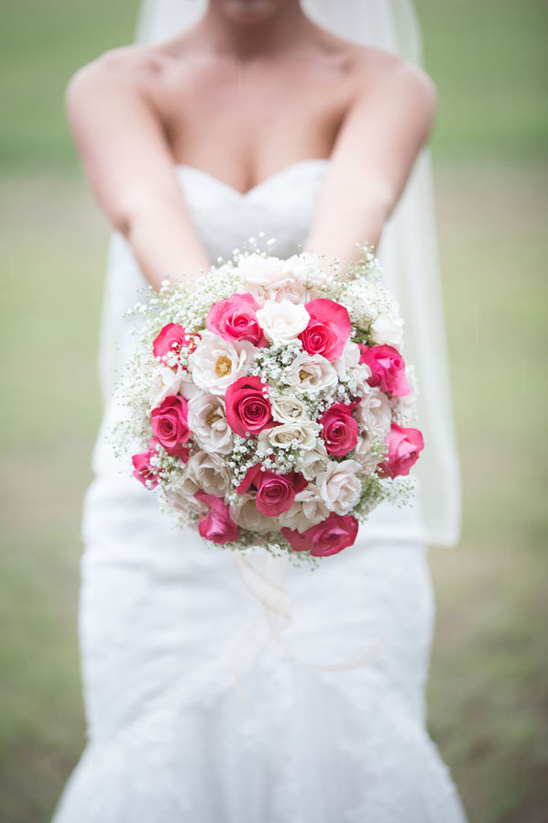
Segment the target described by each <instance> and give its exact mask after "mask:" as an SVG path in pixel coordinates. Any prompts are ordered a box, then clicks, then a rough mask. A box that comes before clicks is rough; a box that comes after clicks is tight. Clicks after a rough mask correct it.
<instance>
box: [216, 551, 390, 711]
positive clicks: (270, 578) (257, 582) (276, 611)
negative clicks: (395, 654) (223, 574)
mask: <svg viewBox="0 0 548 823" xmlns="http://www.w3.org/2000/svg"><path fill="white" fill-rule="evenodd" d="M232 556H233V558H234V562H235V565H236V568H237V569H238V571H239V573H240V576H241V578H242V581H243V583H244V585H245V586H246V588H247V589H248V590H249V591H250V593H251V594H252V595H253V597H254V598H255V599H256V600H257V601H258V602H259V603H260V604H261V605H262V606H263V609H264V613H263V614H262V615H261V616H259V617H258V618H257V619H256V620H255V621H253V622H252V623H251V624H250V625H249V627H248V628H247V629H246V631H245V632H244V635H243V637H242V638H241V642H240V644H239V645H238V646H237V647H235V648H234V650H233V654H232V660H231V663H232V673H233V676H234V680H235V682H236V686H237V689H238V691H239V693H240V694H241V695H242V696H243V697H244V699H245V691H244V689H243V686H242V678H243V676H244V675H245V673H246V672H247V671H248V670H249V668H250V667H251V665H252V664H253V662H254V661H255V659H256V658H257V657H258V655H259V654H260V653H261V651H262V650H263V649H264V648H265V647H266V646H267V645H268V643H269V642H270V641H271V640H274V641H275V642H276V643H277V644H278V646H279V647H280V648H281V649H282V651H283V652H284V653H285V654H286V655H287V656H288V657H290V658H291V659H292V660H294V661H295V662H296V663H299V664H300V665H302V666H306V667H307V668H309V669H316V670H318V671H323V672H342V671H348V670H350V669H359V668H363V667H364V666H367V665H368V664H369V663H370V662H371V661H372V660H373V659H374V658H375V657H377V655H378V653H379V651H380V648H381V645H382V640H378V641H373V642H370V643H368V644H367V645H366V646H363V647H362V648H361V649H359V650H358V651H357V652H356V653H355V654H354V655H352V656H351V657H349V658H347V659H346V660H341V661H339V662H333V663H312V662H309V661H306V660H303V659H302V658H300V657H299V656H298V655H296V654H294V653H293V652H292V651H291V649H290V648H289V647H288V646H287V644H286V643H285V641H284V639H283V636H282V634H283V632H284V631H286V630H287V629H288V628H289V627H290V626H291V624H292V622H293V619H292V616H291V602H290V598H289V594H288V592H287V589H286V588H285V586H284V580H285V577H286V575H287V571H288V567H289V564H290V558H289V555H288V554H284V555H281V556H279V555H277V556H274V555H272V554H270V553H268V554H267V556H266V557H265V569H264V573H261V572H260V571H259V570H258V569H257V568H256V567H255V566H254V565H253V564H252V563H250V561H249V559H248V558H247V557H246V556H245V555H244V553H243V552H241V551H239V550H237V549H236V550H234V551H233V552H232Z"/></svg>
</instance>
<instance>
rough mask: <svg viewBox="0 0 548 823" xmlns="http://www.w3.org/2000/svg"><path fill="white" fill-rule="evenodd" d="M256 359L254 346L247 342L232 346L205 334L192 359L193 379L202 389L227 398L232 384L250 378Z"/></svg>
mask: <svg viewBox="0 0 548 823" xmlns="http://www.w3.org/2000/svg"><path fill="white" fill-rule="evenodd" d="M253 355H254V346H253V345H252V344H251V343H249V342H248V341H247V340H241V341H237V342H231V341H229V340H223V339H222V338H221V337H219V336H218V335H216V334H212V333H211V332H204V333H203V334H202V339H201V340H200V342H199V343H198V346H197V347H196V351H194V352H193V353H192V355H191V356H190V358H189V363H190V367H191V369H192V379H193V380H194V382H195V383H196V385H197V386H198V387H199V388H200V389H203V390H204V391H206V392H210V393H211V394H221V395H224V394H225V392H226V390H227V388H228V386H230V384H231V383H234V381H235V380H237V379H238V377H243V376H244V375H245V374H247V371H248V369H249V367H250V366H251V364H252V362H253Z"/></svg>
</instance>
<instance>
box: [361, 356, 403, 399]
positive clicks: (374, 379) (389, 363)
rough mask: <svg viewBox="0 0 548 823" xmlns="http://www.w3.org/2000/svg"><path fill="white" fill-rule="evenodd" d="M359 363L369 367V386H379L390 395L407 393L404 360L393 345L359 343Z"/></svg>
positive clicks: (397, 395) (400, 395)
mask: <svg viewBox="0 0 548 823" xmlns="http://www.w3.org/2000/svg"><path fill="white" fill-rule="evenodd" d="M360 351H361V356H360V363H367V365H368V366H369V368H370V369H371V377H370V378H369V379H368V381H367V382H368V383H369V385H370V386H379V387H380V388H381V390H382V391H384V392H388V394H391V395H392V397H403V396H404V395H405V394H409V392H410V391H411V387H410V386H409V383H408V382H407V378H406V376H405V361H404V359H403V357H402V356H401V354H400V353H399V351H398V350H397V349H395V348H394V347H393V346H387V345H385V346H364V345H360Z"/></svg>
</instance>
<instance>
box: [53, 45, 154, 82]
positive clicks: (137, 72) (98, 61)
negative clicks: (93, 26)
mask: <svg viewBox="0 0 548 823" xmlns="http://www.w3.org/2000/svg"><path fill="white" fill-rule="evenodd" d="M165 67H166V58H165V56H164V55H163V54H162V52H161V51H159V50H158V49H157V48H155V47H153V46H152V47H151V46H148V45H130V46H120V47H118V48H114V49H109V50H108V51H105V52H103V53H102V54H100V55H99V56H98V57H96V58H95V59H94V60H92V61H90V62H89V63H85V64H84V65H83V66H81V67H80V68H79V69H78V70H77V71H76V72H75V73H74V74H73V75H72V77H71V78H70V80H69V83H68V86H67V88H68V89H69V90H71V89H74V88H75V87H78V88H79V87H84V86H86V85H90V84H93V83H103V82H104V83H117V84H120V85H123V86H125V87H126V88H128V89H131V88H133V89H134V90H135V91H137V90H138V89H139V88H140V87H142V86H143V85H145V86H146V84H147V83H149V82H151V81H153V80H154V79H156V78H157V77H158V75H160V74H161V73H162V72H164V71H165Z"/></svg>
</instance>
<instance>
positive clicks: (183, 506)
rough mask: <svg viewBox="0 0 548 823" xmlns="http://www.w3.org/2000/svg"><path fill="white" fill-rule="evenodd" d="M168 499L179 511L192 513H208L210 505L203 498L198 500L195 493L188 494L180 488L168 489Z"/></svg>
mask: <svg viewBox="0 0 548 823" xmlns="http://www.w3.org/2000/svg"><path fill="white" fill-rule="evenodd" d="M165 494H166V499H167V501H168V503H169V504H170V506H173V508H174V509H179V511H182V512H185V513H187V512H188V513H191V514H197V515H201V514H206V513H207V510H208V507H207V505H206V504H205V503H204V502H203V501H202V500H197V499H196V498H195V497H194V495H192V496H190V497H189V496H188V495H186V494H184V493H183V492H182V491H181V490H180V489H166V493H165Z"/></svg>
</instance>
